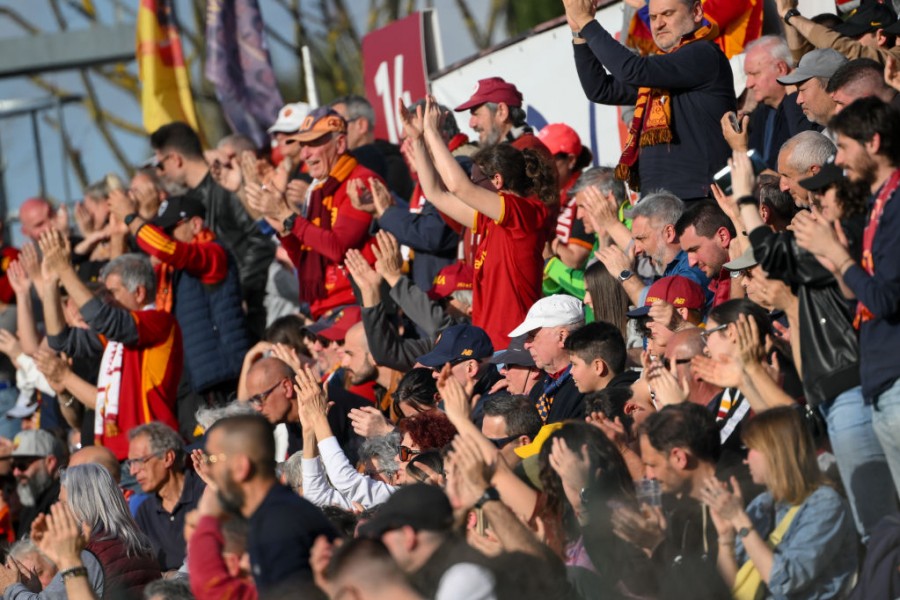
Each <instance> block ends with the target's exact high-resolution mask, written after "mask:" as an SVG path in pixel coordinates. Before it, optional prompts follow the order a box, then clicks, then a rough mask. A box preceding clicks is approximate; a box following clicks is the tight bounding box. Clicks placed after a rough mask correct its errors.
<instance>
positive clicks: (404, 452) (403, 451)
mask: <svg viewBox="0 0 900 600" xmlns="http://www.w3.org/2000/svg"><path fill="white" fill-rule="evenodd" d="M418 454H422V451H421V450H413V449H412V448H407V447H406V446H400V462H407V461H409V459H411V458H412V457H413V456H416V455H418Z"/></svg>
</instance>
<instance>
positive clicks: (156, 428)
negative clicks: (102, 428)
mask: <svg viewBox="0 0 900 600" xmlns="http://www.w3.org/2000/svg"><path fill="white" fill-rule="evenodd" d="M141 435H146V436H147V441H148V442H149V444H150V452H152V453H153V454H164V453H166V452H168V451H169V450H171V451H172V452H174V453H175V464H174V465H173V469H176V470H178V469H181V468H182V467H183V466H184V456H185V452H184V440H183V439H181V435H180V434H179V433H178V432H177V431H175V430H174V429H172V428H171V427H169V426H168V425H166V424H165V423H160V422H159V421H154V422H152V423H147V424H145V425H138V426H137V427H135V428H133V429H131V430H129V431H128V441H131V440H133V439H134V438H136V437H138V436H141Z"/></svg>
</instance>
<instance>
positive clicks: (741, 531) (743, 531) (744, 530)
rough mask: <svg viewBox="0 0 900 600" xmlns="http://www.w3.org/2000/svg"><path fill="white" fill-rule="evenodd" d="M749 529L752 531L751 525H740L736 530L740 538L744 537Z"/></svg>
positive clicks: (748, 533) (748, 532)
mask: <svg viewBox="0 0 900 600" xmlns="http://www.w3.org/2000/svg"><path fill="white" fill-rule="evenodd" d="M751 531H753V528H752V527H741V528H740V529H738V530H737V536H738V537H739V538H741V539H744V538H745V537H747V536H748V535H750V532H751Z"/></svg>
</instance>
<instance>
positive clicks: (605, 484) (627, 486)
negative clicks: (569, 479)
mask: <svg viewBox="0 0 900 600" xmlns="http://www.w3.org/2000/svg"><path fill="white" fill-rule="evenodd" d="M554 438H559V439H562V440H564V441H565V442H566V445H567V446H568V447H569V449H571V450H572V451H573V452H575V453H577V454H580V453H581V448H582V447H583V446H586V447H587V456H588V462H589V465H590V473H589V480H588V482H587V485H586V486H585V487H586V488H587V489H590V490H591V493H592V494H593V495H594V497H595V498H597V500H598V504H603V505H605V504H606V502H607V501H609V500H626V501H630V500H632V499H633V498H634V481H633V480H632V478H631V473H630V472H629V471H628V467H627V466H626V464H625V459H624V458H622V454H621V453H620V452H619V450H618V448H616V446H615V444H613V443H612V442H611V441H610V440H609V438H607V437H606V435H605V434H604V433H603V432H601V431H600V430H599V429H597V428H596V427H594V426H593V425H588V424H587V423H584V422H581V421H567V422H566V423H565V424H564V425H563V426H562V427H560V428H559V429H557V430H556V431H554V432H553V433H552V434H551V435H550V437H549V438H547V441H545V442H544V445H543V446H541V451H540V453H539V454H538V464H539V466H540V477H541V486H542V488H543V490H544V496H545V499H544V503H543V506H542V508H541V512H542V513H543V515H544V516H545V518H547V519H549V520H550V521H551V523H550V524H549V527H548V531H550V532H551V534H552V530H553V529H555V528H557V527H559V526H561V529H562V531H560V532H559V533H563V534H564V535H565V536H566V537H567V539H566V540H559V539H557V540H552V539H551V540H549V541H550V546H551V547H554V546H558V547H565V542H567V541H573V539H574V536H576V535H578V527H577V521H576V519H575V515H574V514H573V512H572V510H571V506H570V505H569V503H568V502H567V501H566V494H565V491H564V490H563V486H562V480H561V479H560V477H559V474H558V473H557V472H556V470H555V469H553V467H551V466H550V451H551V450H552V449H553V439H554ZM554 520H555V521H556V523H553V521H554ZM554 542H555V543H554Z"/></svg>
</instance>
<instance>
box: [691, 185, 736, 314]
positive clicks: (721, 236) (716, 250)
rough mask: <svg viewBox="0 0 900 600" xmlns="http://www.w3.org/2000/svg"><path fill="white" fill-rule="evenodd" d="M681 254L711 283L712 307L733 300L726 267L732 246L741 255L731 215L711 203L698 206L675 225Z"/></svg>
mask: <svg viewBox="0 0 900 600" xmlns="http://www.w3.org/2000/svg"><path fill="white" fill-rule="evenodd" d="M675 233H676V234H678V238H679V242H680V244H681V248H682V250H684V252H685V254H687V257H688V264H689V265H691V266H692V267H697V268H699V269H700V270H702V271H703V273H704V274H705V275H706V276H707V277H708V278H709V279H710V281H711V283H710V284H709V288H708V289H709V290H710V291H711V292H712V294H713V299H712V306H717V305H719V304H721V303H722V302H725V301H726V300H729V299H730V298H731V273H730V272H729V271H728V270H727V269H725V268H724V267H725V263H727V262H728V261H729V260H731V259H732V258H737V256H731V254H730V252H731V251H732V246H734V247H735V254H738V252H739V251H738V250H737V249H736V248H737V242H735V243H734V244H732V241H734V240H735V239H736V238H737V234H736V232H735V229H734V224H733V223H732V222H731V219H729V218H728V215H726V214H725V212H724V211H723V210H722V209H721V208H719V206H718V205H717V204H716V203H715V202H713V201H712V200H705V201H703V202H695V203H694V204H693V205H692V206H690V207H688V209H687V210H685V211H684V214H683V215H681V218H679V219H678V222H677V223H675Z"/></svg>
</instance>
